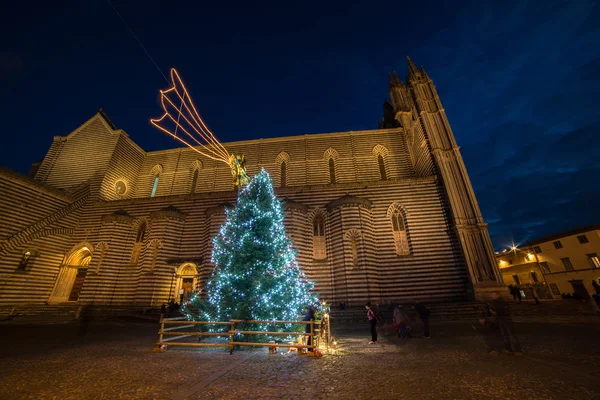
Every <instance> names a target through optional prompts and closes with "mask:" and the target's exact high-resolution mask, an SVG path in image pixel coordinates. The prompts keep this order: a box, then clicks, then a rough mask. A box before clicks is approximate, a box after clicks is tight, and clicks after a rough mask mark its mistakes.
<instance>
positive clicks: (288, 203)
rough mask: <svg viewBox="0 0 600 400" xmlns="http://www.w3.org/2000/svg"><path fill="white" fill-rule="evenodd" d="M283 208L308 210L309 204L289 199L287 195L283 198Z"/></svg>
mask: <svg viewBox="0 0 600 400" xmlns="http://www.w3.org/2000/svg"><path fill="white" fill-rule="evenodd" d="M283 208H284V209H285V210H289V211H300V212H303V213H305V212H307V211H308V206H306V205H304V204H302V203H299V202H297V201H294V200H292V199H288V198H287V197H286V198H284V199H283Z"/></svg>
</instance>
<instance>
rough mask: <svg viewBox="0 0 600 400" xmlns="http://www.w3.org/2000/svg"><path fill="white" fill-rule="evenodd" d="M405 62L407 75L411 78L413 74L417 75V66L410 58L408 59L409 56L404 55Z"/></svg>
mask: <svg viewBox="0 0 600 400" xmlns="http://www.w3.org/2000/svg"><path fill="white" fill-rule="evenodd" d="M406 62H407V63H408V77H409V78H412V77H414V76H415V75H418V74H419V70H418V69H417V67H416V66H415V64H414V63H413V62H412V60H411V59H410V57H409V56H406Z"/></svg>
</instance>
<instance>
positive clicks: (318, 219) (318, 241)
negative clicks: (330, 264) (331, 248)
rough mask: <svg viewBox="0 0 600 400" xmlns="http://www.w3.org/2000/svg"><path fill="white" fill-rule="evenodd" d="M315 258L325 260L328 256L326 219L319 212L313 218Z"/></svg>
mask: <svg viewBox="0 0 600 400" xmlns="http://www.w3.org/2000/svg"><path fill="white" fill-rule="evenodd" d="M313 258H314V259H315V260H324V259H325V258H327V251H326V248H325V220H324V219H323V216H322V215H321V214H317V215H316V216H315V218H314V219H313Z"/></svg>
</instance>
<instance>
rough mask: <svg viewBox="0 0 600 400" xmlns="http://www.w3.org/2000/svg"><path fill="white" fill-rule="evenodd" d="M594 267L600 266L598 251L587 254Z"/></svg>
mask: <svg viewBox="0 0 600 400" xmlns="http://www.w3.org/2000/svg"><path fill="white" fill-rule="evenodd" d="M586 256H587V258H588V261H589V263H590V265H591V266H592V268H600V258H598V254H597V253H591V254H586Z"/></svg>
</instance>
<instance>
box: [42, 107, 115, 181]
mask: <svg viewBox="0 0 600 400" xmlns="http://www.w3.org/2000/svg"><path fill="white" fill-rule="evenodd" d="M118 139H119V135H118V134H117V133H116V132H114V131H113V129H112V128H111V127H110V126H109V125H108V123H107V122H106V121H105V120H104V119H103V118H102V117H101V116H100V115H99V114H97V115H96V116H94V117H92V118H91V119H90V120H88V121H87V122H86V123H85V124H83V125H82V126H81V127H79V128H78V129H76V130H75V131H74V132H73V133H71V134H70V135H68V136H67V137H65V138H62V140H56V139H55V142H54V144H53V146H52V147H51V148H50V151H49V154H48V157H47V158H48V159H49V160H48V162H46V160H45V161H44V162H42V165H41V167H40V169H39V170H38V172H37V174H36V179H38V180H40V181H42V182H44V183H46V184H48V185H50V186H53V187H55V188H58V189H67V188H71V187H74V186H77V185H80V184H82V183H84V182H86V181H90V180H97V181H100V180H101V179H102V177H103V176H104V173H105V171H106V169H107V167H108V163H109V161H110V159H111V158H112V156H113V151H114V148H115V145H116V143H117V141H118ZM57 141H60V146H58V145H56V143H57Z"/></svg>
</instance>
